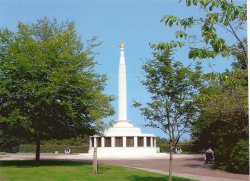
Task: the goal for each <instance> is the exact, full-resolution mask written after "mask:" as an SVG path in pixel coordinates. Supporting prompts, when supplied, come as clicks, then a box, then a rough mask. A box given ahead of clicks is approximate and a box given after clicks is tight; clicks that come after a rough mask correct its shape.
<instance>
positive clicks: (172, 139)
mask: <svg viewBox="0 0 250 181" xmlns="http://www.w3.org/2000/svg"><path fill="white" fill-rule="evenodd" d="M153 48H154V52H153V59H152V60H148V61H147V62H146V63H145V64H144V65H143V67H142V68H143V70H144V72H145V75H144V77H145V79H144V80H142V82H141V83H142V85H144V86H145V87H146V89H147V91H148V92H149V93H150V95H151V100H150V101H149V102H148V103H146V105H145V106H143V105H141V104H140V103H139V102H135V103H134V106H135V107H138V108H139V110H140V111H141V114H142V115H143V116H144V118H145V119H146V120H147V121H148V124H147V125H146V126H149V127H153V128H158V129H160V130H162V131H163V132H164V133H166V136H167V139H168V140H169V147H170V162H169V180H170V181H171V180H172V162H173V148H174V147H175V146H176V144H177V143H178V141H179V139H180V137H181V136H182V135H183V134H184V133H185V132H187V131H189V128H190V126H191V123H192V121H193V120H194V119H196V116H197V115H196V111H197V110H196V105H195V101H194V96H195V95H196V94H197V93H198V92H197V87H198V86H199V85H200V82H199V77H200V74H201V71H200V66H199V64H197V65H196V67H194V70H192V67H191V66H188V67H184V66H183V64H182V63H181V62H180V61H176V60H174V59H173V51H172V48H169V47H168V46H163V45H162V44H157V45H153Z"/></svg>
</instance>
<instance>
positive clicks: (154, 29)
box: [0, 0, 230, 137]
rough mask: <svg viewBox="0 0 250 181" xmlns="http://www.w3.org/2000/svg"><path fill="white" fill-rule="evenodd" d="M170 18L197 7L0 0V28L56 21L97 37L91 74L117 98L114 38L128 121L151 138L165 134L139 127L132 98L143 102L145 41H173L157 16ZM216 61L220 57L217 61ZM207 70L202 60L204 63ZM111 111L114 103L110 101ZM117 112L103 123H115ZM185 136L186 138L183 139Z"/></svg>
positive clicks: (171, 2) (171, 1)
mask: <svg viewBox="0 0 250 181" xmlns="http://www.w3.org/2000/svg"><path fill="white" fill-rule="evenodd" d="M167 14H172V15H176V16H179V17H188V16H198V15H200V14H202V12H200V11H199V9H198V8H187V7H185V5H184V3H181V4H179V3H178V1H177V0H125V1H118V0H22V1H20V0H11V1H10V0H0V27H1V28H3V27H7V28H9V29H10V30H13V31H15V30H16V25H17V22H18V21H21V22H35V21H36V20H37V19H39V18H43V17H45V16H46V17H48V18H50V19H52V18H56V19H57V20H58V22H61V21H74V22H75V26H76V29H77V32H78V34H79V35H80V36H81V38H82V40H83V41H86V40H87V39H90V38H91V37H92V36H97V37H98V40H99V41H101V42H103V43H102V45H101V46H100V47H98V48H97V49H96V51H97V52H99V53H100V54H99V55H98V56H97V57H96V60H97V61H98V62H99V65H98V67H97V68H96V70H97V72H99V73H102V74H106V75H107V76H108V78H109V79H108V81H107V88H106V90H105V92H106V93H108V94H111V95H114V96H116V97H117V91H118V90H117V89H118V85H117V79H118V77H117V76H118V63H119V47H118V44H119V42H120V40H123V41H124V42H125V44H126V46H125V58H126V65H127V96H128V119H129V120H131V121H132V123H133V124H134V125H135V126H138V127H141V128H142V130H143V132H145V133H153V134H155V135H157V136H161V137H165V135H164V134H163V133H162V132H161V131H160V130H157V129H153V128H145V127H143V125H144V124H145V121H144V119H143V117H142V116H141V115H140V113H139V111H138V110H136V109H135V108H131V105H132V102H133V100H135V99H136V100H138V101H141V102H142V103H144V102H146V101H147V100H148V98H149V95H148V94H147V92H146V90H145V88H144V87H143V86H142V85H141V84H140V82H139V80H140V79H142V78H143V77H142V70H141V66H142V64H143V62H145V61H146V59H147V58H151V52H152V51H151V49H150V48H149V43H157V42H162V41H167V40H172V39H174V37H175V36H174V31H175V29H170V28H168V27H167V26H165V25H164V24H163V23H161V22H160V20H161V18H162V16H163V15H167ZM175 57H176V59H179V60H182V61H183V62H184V64H187V63H188V62H190V60H188V57H187V54H186V51H185V49H184V50H183V51H182V52H177V53H176V55H175ZM220 59H222V58H220ZM210 63H216V66H214V68H213V69H214V70H215V71H219V72H221V71H223V70H225V69H226V68H230V61H229V60H216V61H212V62H211V61H210ZM204 66H205V68H204V70H205V71H210V70H211V69H208V68H206V67H208V61H206V62H205V63H204ZM113 105H114V107H115V109H116V110H117V100H116V101H114V103H113ZM116 119H117V114H116V115H115V116H113V117H111V118H109V120H116ZM186 136H187V135H186Z"/></svg>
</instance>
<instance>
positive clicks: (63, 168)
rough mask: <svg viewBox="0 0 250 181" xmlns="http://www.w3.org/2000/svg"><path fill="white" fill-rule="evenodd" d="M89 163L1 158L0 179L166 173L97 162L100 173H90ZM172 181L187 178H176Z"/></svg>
mask: <svg viewBox="0 0 250 181" xmlns="http://www.w3.org/2000/svg"><path fill="white" fill-rule="evenodd" d="M91 169H92V165H91V164H89V163H82V162H69V161H40V163H39V164H36V162H35V161H0V180H1V181H12V180H18V181H50V180H53V181H54V180H60V181H64V180H65V181H76V180H79V181H80V180H81V181H89V180H90V181H92V180H93V181H162V180H167V176H166V175H161V174H156V173H150V172H145V171H142V170H137V169H130V168H124V167H118V166H110V165H99V174H98V175H93V174H92V170H91ZM174 181H190V179H185V178H178V177H175V178H174Z"/></svg>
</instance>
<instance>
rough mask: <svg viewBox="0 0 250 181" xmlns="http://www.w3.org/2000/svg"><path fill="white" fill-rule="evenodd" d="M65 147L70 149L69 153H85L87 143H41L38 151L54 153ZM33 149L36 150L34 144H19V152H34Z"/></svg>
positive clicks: (61, 151) (63, 149) (62, 151)
mask: <svg viewBox="0 0 250 181" xmlns="http://www.w3.org/2000/svg"><path fill="white" fill-rule="evenodd" d="M65 149H70V150H71V153H87V152H88V149H89V147H88V146H87V145H84V146H69V145H41V147H40V152H41V153H55V151H58V152H59V153H64V151H65ZM35 150H36V146H35V145H33V144H21V145H20V146H19V152H21V153H34V152H35Z"/></svg>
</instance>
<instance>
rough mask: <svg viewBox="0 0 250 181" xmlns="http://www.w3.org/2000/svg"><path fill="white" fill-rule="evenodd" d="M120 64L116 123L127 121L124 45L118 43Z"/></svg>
mask: <svg viewBox="0 0 250 181" xmlns="http://www.w3.org/2000/svg"><path fill="white" fill-rule="evenodd" d="M119 47H120V62H119V76H118V77H119V78H118V121H120V120H127V91H126V89H127V88H126V64H125V57H124V43H123V42H121V43H120V46H119Z"/></svg>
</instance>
